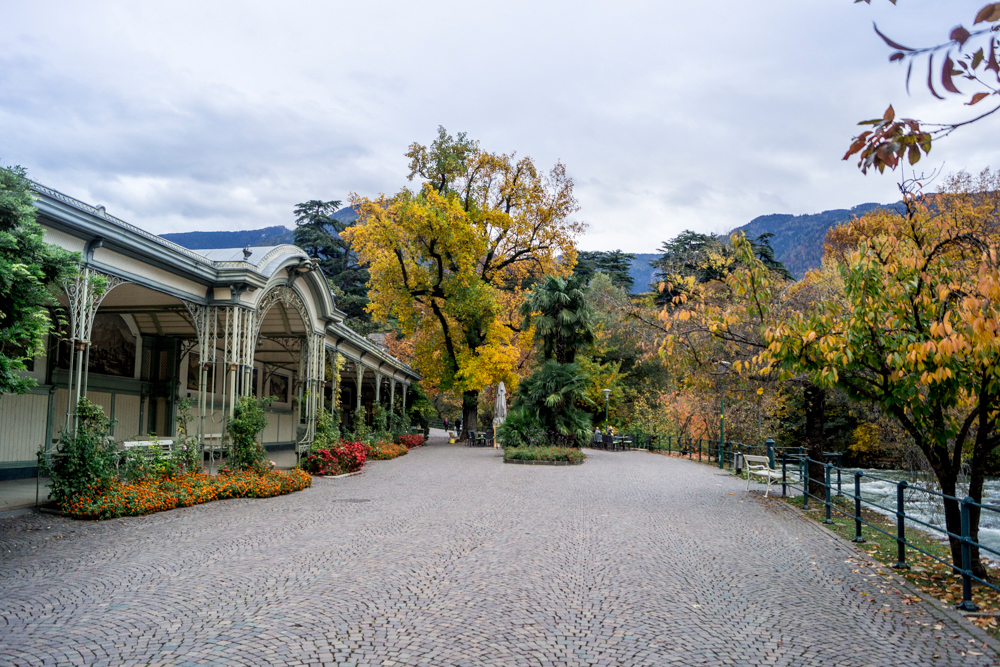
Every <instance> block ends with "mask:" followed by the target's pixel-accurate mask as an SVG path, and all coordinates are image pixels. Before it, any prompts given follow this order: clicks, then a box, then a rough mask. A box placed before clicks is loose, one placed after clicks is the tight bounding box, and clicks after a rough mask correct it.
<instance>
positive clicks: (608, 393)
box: [602, 389, 611, 426]
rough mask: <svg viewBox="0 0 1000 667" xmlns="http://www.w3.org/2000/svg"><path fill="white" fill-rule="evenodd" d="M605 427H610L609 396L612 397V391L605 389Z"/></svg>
mask: <svg viewBox="0 0 1000 667" xmlns="http://www.w3.org/2000/svg"><path fill="white" fill-rule="evenodd" d="M602 391H604V425H605V426H607V425H608V396H610V395H611V390H610V389H604V390H602Z"/></svg>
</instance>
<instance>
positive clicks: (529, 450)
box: [503, 447, 587, 463]
mask: <svg viewBox="0 0 1000 667" xmlns="http://www.w3.org/2000/svg"><path fill="white" fill-rule="evenodd" d="M503 457H504V458H505V459H511V460H514V461H566V462H569V463H580V462H582V461H583V460H584V459H585V458H587V455H586V454H584V453H583V452H581V451H580V450H579V449H572V448H570V447H509V448H507V449H505V450H503Z"/></svg>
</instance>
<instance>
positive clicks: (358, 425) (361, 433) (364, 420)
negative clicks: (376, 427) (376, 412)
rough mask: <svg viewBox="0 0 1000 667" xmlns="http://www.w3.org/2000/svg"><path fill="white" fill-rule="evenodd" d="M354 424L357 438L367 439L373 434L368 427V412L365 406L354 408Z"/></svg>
mask: <svg viewBox="0 0 1000 667" xmlns="http://www.w3.org/2000/svg"><path fill="white" fill-rule="evenodd" d="M353 426H354V433H353V435H354V439H355V440H367V439H368V436H369V435H371V429H370V428H369V427H368V413H367V412H366V411H365V408H364V406H362V407H360V408H357V409H355V410H354V424H353Z"/></svg>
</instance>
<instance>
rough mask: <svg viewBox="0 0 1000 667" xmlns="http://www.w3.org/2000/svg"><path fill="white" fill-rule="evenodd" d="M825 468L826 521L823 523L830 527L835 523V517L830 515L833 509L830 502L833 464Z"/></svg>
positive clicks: (828, 464)
mask: <svg viewBox="0 0 1000 667" xmlns="http://www.w3.org/2000/svg"><path fill="white" fill-rule="evenodd" d="M825 467H826V519H824V521H823V523H825V524H827V525H830V524H832V523H833V517H832V516H831V514H830V513H831V511H832V509H833V503H832V502H831V501H830V480H831V475H830V472H831V471H832V470H833V464H832V463H827V464H826V466H825Z"/></svg>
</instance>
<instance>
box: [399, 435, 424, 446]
mask: <svg viewBox="0 0 1000 667" xmlns="http://www.w3.org/2000/svg"><path fill="white" fill-rule="evenodd" d="M396 442H397V443H399V444H401V445H403V446H404V447H406V448H407V449H413V448H414V447H419V446H420V445H422V444H424V436H422V435H401V436H399V437H397V438H396Z"/></svg>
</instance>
